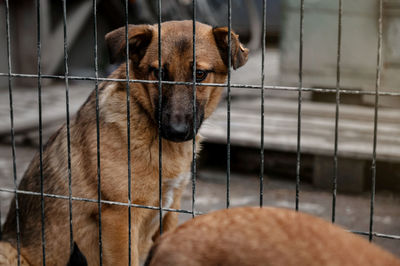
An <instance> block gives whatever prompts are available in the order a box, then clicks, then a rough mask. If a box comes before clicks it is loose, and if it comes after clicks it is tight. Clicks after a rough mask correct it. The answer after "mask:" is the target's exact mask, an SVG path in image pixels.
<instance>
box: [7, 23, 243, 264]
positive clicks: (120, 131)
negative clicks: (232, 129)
mask: <svg viewBox="0 0 400 266" xmlns="http://www.w3.org/2000/svg"><path fill="white" fill-rule="evenodd" d="M158 31H159V27H158V25H130V26H129V27H128V29H126V28H125V27H123V28H119V29H116V30H114V31H112V32H110V33H108V34H107V35H106V42H107V44H108V46H109V50H110V52H111V56H112V58H114V59H120V58H125V56H126V50H127V45H128V47H129V55H128V57H129V70H127V69H126V64H125V63H122V64H121V65H120V67H119V68H118V69H116V70H115V71H114V72H113V73H112V74H111V75H110V76H109V78H112V79H118V80H121V79H122V80H126V79H127V75H129V79H139V80H150V81H153V82H147V83H137V82H130V83H129V86H128V85H127V81H105V82H102V83H101V84H100V85H99V90H98V97H97V93H96V91H93V92H92V93H91V94H90V96H89V98H88V99H87V101H86V102H85V103H84V104H83V106H82V107H81V108H80V109H79V111H78V113H77V115H76V116H75V117H74V118H73V119H71V123H70V140H71V142H70V143H71V146H70V147H71V149H70V151H71V152H70V155H71V157H70V158H69V157H68V154H69V153H68V146H67V136H68V133H69V132H68V131H67V127H66V126H65V125H64V126H62V127H61V128H60V129H59V130H58V131H57V133H56V134H54V135H53V136H52V137H51V138H50V139H49V141H48V142H47V144H46V145H45V147H44V149H43V165H41V164H40V160H39V155H38V154H37V155H36V156H35V157H34V159H33V160H32V162H31V164H30V165H29V167H28V169H27V171H26V172H25V175H24V177H23V178H22V181H21V183H20V184H19V187H18V189H19V190H23V191H33V192H37V193H39V192H41V188H42V187H43V192H44V193H46V194H51V195H61V196H64V197H65V198H64V199H62V198H50V197H45V198H44V214H45V219H44V225H45V232H44V238H45V242H43V243H45V251H46V252H45V261H46V264H47V265H62V266H65V265H66V264H67V262H68V259H69V257H70V248H69V246H70V239H69V235H70V234H69V232H70V224H69V218H70V216H69V205H68V200H66V199H68V196H69V173H71V182H72V185H71V190H72V196H74V197H79V198H88V199H94V200H96V199H97V198H98V196H99V195H100V196H101V199H102V200H107V201H114V202H121V203H128V202H129V200H130V202H131V203H133V204H138V205H146V206H155V207H158V206H159V204H160V199H159V136H160V135H161V137H162V176H163V179H162V184H161V186H162V204H163V206H162V207H164V208H174V209H180V198H181V194H182V190H183V188H184V187H185V185H186V183H187V182H188V181H189V178H190V169H191V163H192V154H193V145H192V140H193V138H195V137H196V136H197V137H196V141H197V145H196V148H197V150H196V151H195V152H198V151H199V150H200V136H198V134H197V132H198V130H199V128H200V126H201V124H202V122H203V120H205V119H207V118H208V117H209V116H210V115H211V114H212V112H213V111H214V109H215V108H216V107H217V104H218V102H219V99H220V96H221V93H222V91H223V87H218V86H197V87H196V100H195V101H194V100H193V98H194V97H193V94H194V92H193V85H192V84H187V83H183V84H170V83H168V84H167V83H164V84H162V105H161V106H159V85H158V82H157V81H158V80H159V79H162V80H163V81H177V82H191V81H193V79H195V81H196V82H197V83H202V82H203V83H219V84H223V83H225V82H226V78H227V75H228V71H229V69H228V66H232V67H233V68H234V69H236V68H239V67H241V66H242V65H244V64H245V63H246V61H247V56H248V50H247V49H246V48H244V47H243V45H242V44H241V43H240V41H239V37H238V35H236V34H235V33H233V32H232V33H230V32H229V31H228V28H227V27H216V28H213V27H211V26H209V25H205V24H202V23H198V22H196V51H195V54H196V60H195V62H193V22H192V21H189V20H187V21H169V22H164V23H162V24H161V32H160V34H161V41H162V44H161V49H162V53H161V54H162V58H161V62H159V56H158V55H159V52H158V49H159V48H158V46H159V42H158V35H159V34H158V33H159V32H158ZM126 32H127V33H128V36H127V38H128V44H127V43H126V35H125V33H126ZM229 36H230V37H231V38H230V39H231V46H230V48H231V49H229V45H228V39H229ZM228 60H230V62H229V61H228ZM159 65H161V69H160V67H159ZM194 68H195V69H196V72H195V73H194ZM127 72H129V73H127ZM194 74H195V75H194ZM194 76H195V77H194ZM127 87H128V88H129V90H128V89H127ZM127 91H129V94H127ZM127 95H129V97H130V98H129V100H130V101H129V103H130V106H129V107H130V108H129V109H127ZM97 100H98V101H97ZM97 102H98V106H99V124H98V126H99V128H100V130H99V135H100V142H99V146H100V158H99V159H100V169H99V170H100V180H101V181H100V184H98V178H99V177H98V173H99V172H98V167H97V163H98V158H97V152H98V149H97V143H98V142H97V122H96V117H97V113H96V107H97V105H96V103H97ZM194 109H195V112H194ZM128 110H129V112H128ZM128 115H129V120H128V118H127V116H128ZM159 117H161V123H160V128H161V129H160V131H159V125H158V121H159ZM128 121H129V122H130V123H129V124H128V123H127V122H128ZM194 121H196V123H194ZM128 125H130V127H129V128H128ZM128 129H129V130H130V152H129V153H128V133H127V132H128ZM128 154H130V155H131V157H130V161H129V156H128ZM69 159H70V160H69ZM128 161H129V162H130V165H131V166H132V167H131V168H128ZM69 163H70V166H71V168H69V167H68V165H69ZM41 166H42V167H41ZM129 169H130V170H129ZM41 170H42V171H41ZM69 171H71V172H69ZM41 177H43V184H42V183H41ZM129 178H130V179H129ZM128 180H129V181H128ZM129 184H131V186H130V188H131V190H130V191H129ZM98 185H99V186H98ZM99 188H100V191H98V189H99ZM39 195H40V194H39ZM128 195H131V198H130V199H128V197H129V196H128ZM42 206H43V205H42V204H41V200H40V196H37V195H29V194H24V193H21V194H19V195H18V205H16V203H15V200H13V201H12V204H11V207H10V210H9V212H8V216H7V219H6V222H5V224H4V228H3V232H2V234H3V239H2V240H3V241H5V242H0V259H1V258H3V260H4V261H8V262H7V263H11V262H10V261H11V258H10V257H9V256H10V255H12V254H16V250H14V251H13V252H9V250H10V248H11V249H12V248H13V249H16V248H17V230H18V229H17V224H18V222H19V230H20V231H19V233H20V238H19V241H18V242H19V243H20V251H21V255H22V257H21V258H22V259H23V260H24V261H27V262H29V264H30V265H42V264H43V261H44V258H43V256H42V254H43V253H42V245H41V243H42V241H41V239H42V230H41V228H42V226H41V225H42V223H41V214H42ZM17 207H18V208H19V212H18V213H19V217H17V216H16V209H17ZM163 214H164V215H165V216H163V217H162V226H163V230H164V231H168V230H170V229H172V228H175V226H176V224H177V220H178V218H177V213H176V212H164V213H163ZM128 215H129V210H128V206H126V205H125V206H122V205H117V204H115V205H111V204H101V213H100V212H99V209H98V204H96V203H95V202H83V201H76V200H73V202H72V218H73V219H72V225H73V226H72V227H73V239H74V241H75V242H76V244H77V245H78V246H79V249H80V250H81V252H82V254H84V256H85V257H86V259H87V263H88V264H89V265H99V264H100V261H99V260H100V258H99V257H100V256H99V253H100V251H99V240H100V239H99V223H100V218H101V229H102V231H101V237H102V239H101V241H102V242H101V243H102V250H101V252H102V259H103V265H113V266H116V265H124V266H125V265H128V261H129V258H130V259H131V262H132V265H133V266H138V265H139V261H141V260H142V261H144V260H145V259H146V254H147V252H148V250H149V249H150V247H151V245H152V243H153V239H155V238H157V237H158V235H159V233H158V232H157V230H158V228H159V218H158V215H159V211H158V210H156V209H145V208H132V209H131V216H130V217H131V224H130V225H131V227H129V219H128ZM129 228H132V230H131V231H129ZM129 232H131V239H130V241H131V243H129ZM129 244H131V245H129ZM129 247H130V249H129ZM12 258H14V257H12Z"/></svg>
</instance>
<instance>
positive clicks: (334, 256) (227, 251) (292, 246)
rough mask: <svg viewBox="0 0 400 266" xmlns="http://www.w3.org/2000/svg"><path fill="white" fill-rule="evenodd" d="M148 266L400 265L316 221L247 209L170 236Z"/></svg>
mask: <svg viewBox="0 0 400 266" xmlns="http://www.w3.org/2000/svg"><path fill="white" fill-rule="evenodd" d="M145 265H146V266H161V265H163V266H172V265H173V266H183V265H185V266H206V265H207V266H210V265H221V266H230V265H243V266H247V265H248V266H250V265H251V266H254V265H266V266H267V265H275V266H314V265H315V266H317V265H318V266H322V265H324V266H372V265H387V266H396V265H400V261H399V260H398V259H397V258H395V257H394V256H393V255H392V254H390V253H388V252H386V251H384V250H382V249H381V248H379V247H378V246H376V245H374V244H371V243H369V242H368V241H366V240H365V239H363V238H361V237H359V236H356V235H354V234H352V233H349V232H346V231H345V230H343V229H342V228H340V227H338V226H336V225H333V224H331V223H329V222H326V221H324V220H322V219H319V218H316V217H313V216H311V215H308V214H304V213H300V212H295V211H292V210H287V209H278V208H257V207H244V208H243V207H242V208H234V209H228V210H222V211H216V212H213V213H209V214H205V215H201V216H198V217H196V218H194V219H193V220H190V221H188V222H186V223H184V224H183V225H181V226H179V227H178V228H176V229H175V230H173V231H170V232H167V233H165V234H164V235H162V237H161V238H160V239H159V240H158V241H157V242H156V243H155V245H154V246H153V248H152V250H151V251H150V256H149V258H148V260H147V262H146V264H145Z"/></svg>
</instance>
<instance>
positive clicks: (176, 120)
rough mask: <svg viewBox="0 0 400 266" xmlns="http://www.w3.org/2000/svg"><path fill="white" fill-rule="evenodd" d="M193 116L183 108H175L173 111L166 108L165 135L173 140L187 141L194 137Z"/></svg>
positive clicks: (163, 125)
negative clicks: (192, 132)
mask: <svg viewBox="0 0 400 266" xmlns="http://www.w3.org/2000/svg"><path fill="white" fill-rule="evenodd" d="M191 123H192V117H191V115H189V114H185V112H183V111H182V110H175V111H173V112H172V113H170V112H168V110H165V112H164V113H163V121H162V127H161V128H162V134H163V137H164V138H166V139H169V140H172V141H177V142H179V141H186V140H188V139H190V138H192V134H191V131H192V127H191Z"/></svg>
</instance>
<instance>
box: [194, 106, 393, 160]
mask: <svg viewBox="0 0 400 266" xmlns="http://www.w3.org/2000/svg"><path fill="white" fill-rule="evenodd" d="M265 104H266V105H265V124H264V142H265V148H267V149H274V150H282V151H296V148H297V102H295V101H289V100H278V99H268V100H266V102H265ZM303 107H304V108H303V112H302V130H301V149H302V152H304V153H310V154H318V155H327V156H331V155H333V149H334V134H335V124H334V122H335V120H334V117H335V116H334V115H335V109H334V107H335V106H334V104H314V103H311V102H304V104H303ZM260 119H261V118H260V113H259V107H257V105H255V104H254V103H252V102H245V101H241V102H240V101H239V102H233V103H232V109H231V143H232V144H233V145H240V146H250V147H255V148H259V147H260V138H261V128H260V122H261V120H260ZM226 121H227V119H226V109H225V107H224V106H221V107H219V108H218V109H217V110H216V112H215V114H214V115H213V116H212V117H211V118H210V119H209V120H208V121H206V122H205V124H204V126H203V128H202V130H201V134H202V135H203V136H204V137H205V138H206V139H207V141H209V142H216V143H226V130H227V122H226ZM373 127H374V124H373V108H368V107H360V106H341V108H340V120H339V128H338V134H339V135H338V136H339V137H338V153H339V155H340V156H344V157H354V158H360V159H369V158H372V146H373ZM398 136H400V118H399V113H398V110H394V109H385V110H380V112H379V121H378V142H377V157H378V159H382V160H393V161H400V138H399V137H398Z"/></svg>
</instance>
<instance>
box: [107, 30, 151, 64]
mask: <svg viewBox="0 0 400 266" xmlns="http://www.w3.org/2000/svg"><path fill="white" fill-rule="evenodd" d="M125 29H126V28H125V27H121V28H118V29H116V30H113V31H111V32H109V33H107V34H106V37H105V38H106V42H107V45H108V50H109V52H110V59H111V63H114V62H118V61H121V60H125V57H126V30H125ZM152 37H153V29H152V27H151V26H150V25H128V43H129V58H130V59H132V60H133V61H136V62H137V63H138V62H139V61H140V59H142V57H143V56H144V54H145V53H146V49H147V46H148V45H149V44H150V42H151V38H152Z"/></svg>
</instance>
